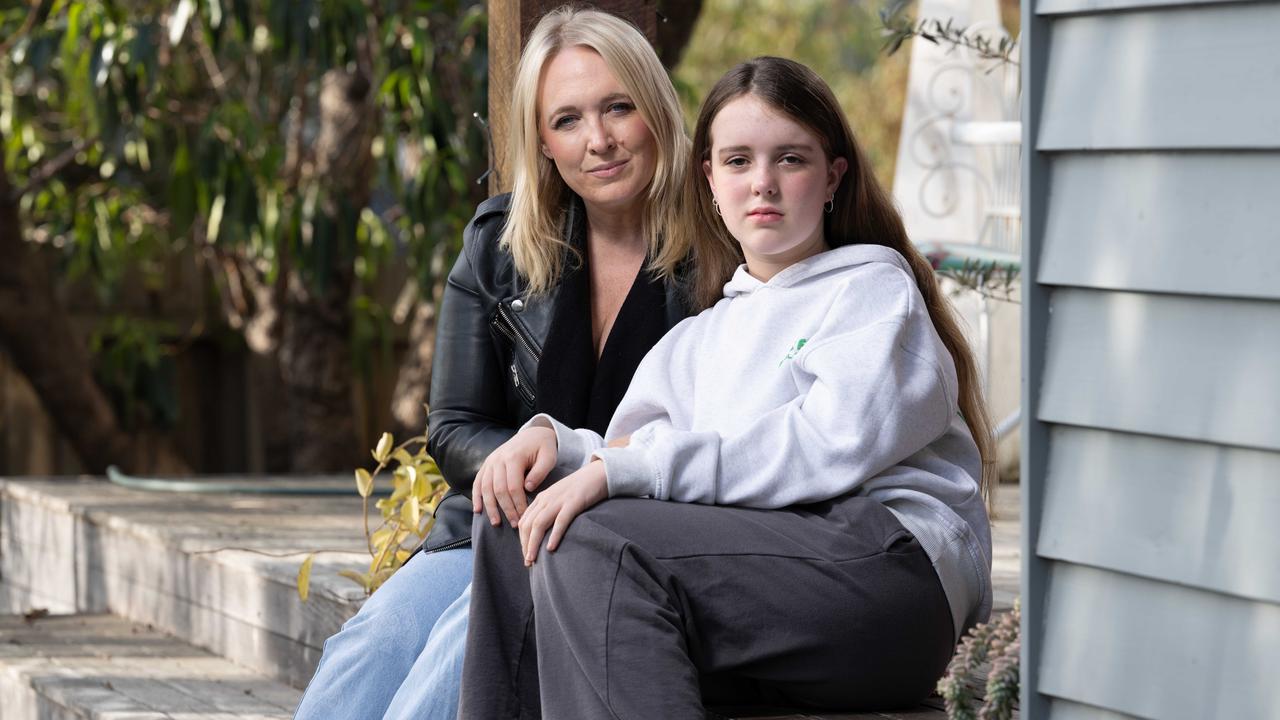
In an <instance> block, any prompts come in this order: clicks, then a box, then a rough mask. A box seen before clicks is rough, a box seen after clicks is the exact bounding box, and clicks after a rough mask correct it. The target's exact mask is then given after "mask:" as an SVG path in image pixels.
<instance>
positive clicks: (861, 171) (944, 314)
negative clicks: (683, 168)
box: [688, 57, 997, 507]
mask: <svg viewBox="0 0 1280 720" xmlns="http://www.w3.org/2000/svg"><path fill="white" fill-rule="evenodd" d="M748 94H749V95H752V96H754V97H757V98H760V99H761V100H763V101H765V102H766V103H768V104H769V105H770V106H772V107H773V108H775V109H777V110H778V111H780V112H782V113H784V114H785V115H787V116H788V117H790V118H792V119H794V120H795V121H796V122H798V123H800V124H801V125H804V126H805V127H807V128H809V129H810V130H812V131H813V133H814V135H816V136H817V137H818V139H819V140H820V141H821V142H822V144H823V146H824V147H823V149H824V150H825V151H826V154H827V158H828V159H830V158H837V157H842V158H844V159H845V160H846V161H848V163H849V169H848V171H847V172H846V173H845V175H844V178H843V179H842V180H841V182H840V185H839V186H838V187H837V188H836V192H835V196H834V197H833V198H832V206H831V210H830V211H829V212H827V213H826V214H825V215H824V216H823V217H824V219H823V233H824V237H825V239H826V241H827V243H828V244H829V245H830V246H831V247H837V246H840V245H849V244H854V243H868V244H874V245H884V246H885V247H889V248H892V249H893V250H896V251H897V252H898V253H899V254H901V255H902V256H903V257H904V258H906V260H907V263H908V264H909V265H910V266H911V273H912V275H913V276H914V277H915V281H916V286H917V287H919V288H920V294H921V295H922V296H923V297H924V302H925V306H926V307H927V308H928V310H929V319H930V320H932V321H933V327H934V329H935V330H937V331H938V336H939V337H940V338H941V339H942V343H943V345H945V346H946V347H947V350H948V351H949V352H950V353H951V359H952V361H954V363H955V367H956V376H957V379H958V380H959V382H960V402H959V404H960V414H961V416H962V417H963V418H964V421H965V424H967V425H968V426H969V432H970V433H971V434H972V435H973V440H974V442H975V443H976V444H977V446H978V454H979V455H980V456H981V458H982V476H981V477H980V478H979V479H978V483H979V487H980V488H981V490H982V495H983V497H984V498H985V499H986V500H987V504H988V507H990V503H991V488H992V485H994V484H995V482H996V481H997V477H996V444H995V437H994V435H993V433H992V430H991V418H990V415H989V414H988V412H987V404H986V401H985V400H984V399H983V397H982V385H981V382H980V381H979V379H978V364H977V361H976V360H975V359H974V357H973V352H972V351H971V350H970V348H969V344H968V342H967V341H966V340H965V337H964V332H963V331H962V330H961V326H960V322H959V320H958V319H957V318H956V316H955V312H954V310H953V309H952V307H951V303H950V302H949V301H948V300H947V298H946V296H945V295H944V294H943V293H942V291H941V290H940V289H939V287H938V280H937V277H936V276H935V274H934V272H933V266H932V265H930V264H929V261H928V260H927V259H926V258H925V257H924V255H922V254H921V253H920V251H919V250H917V249H916V246H915V245H913V244H912V243H911V240H910V239H909V238H908V237H907V230H906V227H905V226H904V225H903V223H902V216H901V215H899V214H898V211H897V209H896V208H895V207H894V205H893V200H892V198H891V197H890V196H889V193H887V192H885V190H884V188H883V187H882V186H881V185H880V183H879V182H878V181H877V180H876V176H875V175H874V174H873V173H872V172H871V166H870V163H868V162H867V159H866V156H865V154H864V153H863V152H862V148H861V147H860V146H859V145H858V142H857V139H856V138H855V137H854V134H853V130H852V129H851V128H850V127H849V121H848V119H847V118H846V117H845V114H844V111H843V110H841V109H840V103H839V102H838V101H837V100H836V98H835V95H833V94H832V92H831V88H830V87H828V86H827V84H826V82H824V81H823V80H822V78H820V77H818V75H817V74H816V73H814V72H813V71H812V70H810V69H809V68H807V67H805V66H804V65H801V64H800V63H798V62H795V61H794V60H786V59H783V58H776V57H758V58H755V59H754V60H749V61H747V62H745V63H742V64H740V65H738V66H737V67H734V68H733V69H731V70H729V72H727V73H725V75H724V77H722V78H720V80H719V81H718V82H717V83H716V84H715V86H714V87H712V88H711V91H710V92H708V93H707V98H706V100H704V101H703V102H702V109H701V111H700V112H699V113H698V124H697V127H696V128H695V129H694V132H693V152H692V154H691V155H690V158H689V164H690V166H691V167H692V168H699V169H700V168H701V166H702V162H703V161H704V160H708V159H710V157H711V146H712V138H711V123H712V121H714V120H715V118H716V115H718V114H719V113H720V110H721V109H723V108H724V106H725V105H727V104H729V102H730V101H732V100H734V99H736V98H739V97H741V96H743V95H748ZM688 182H689V187H690V196H691V200H690V203H691V204H692V205H693V206H694V207H693V209H692V211H691V213H692V214H693V215H694V216H696V218H697V221H698V222H697V224H698V225H700V226H701V227H702V228H704V229H703V230H702V232H700V233H699V234H698V235H696V236H695V237H694V238H693V240H692V242H693V245H694V252H693V263H694V271H695V275H694V278H693V280H694V297H695V299H696V301H697V302H696V307H698V308H701V307H707V306H710V305H711V304H713V303H714V302H715V301H716V300H717V299H719V297H720V287H721V286H722V285H723V284H724V283H725V282H726V281H727V280H728V279H729V276H730V275H732V273H733V270H734V268H736V267H737V264H738V263H740V262H742V259H741V258H742V251H741V250H740V249H739V247H738V244H737V241H736V240H734V239H733V236H732V235H730V234H729V231H728V229H727V228H725V226H724V223H723V222H720V218H718V217H716V214H715V210H714V208H713V206H712V195H711V189H710V188H709V187H708V185H707V182H706V181H705V179H701V178H698V179H696V180H695V178H693V177H692V175H691V176H690V177H689V181H688Z"/></svg>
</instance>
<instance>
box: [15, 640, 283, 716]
mask: <svg viewBox="0 0 1280 720" xmlns="http://www.w3.org/2000/svg"><path fill="white" fill-rule="evenodd" d="M0 638H3V640H0V716H3V717H4V719H5V720H73V719H74V720H85V719H86V718H112V719H115V718H121V719H123V718H128V720H161V719H167V720H172V719H173V718H177V717H181V718H183V720H231V719H232V718H234V719H236V720H286V719H287V718H290V717H292V715H293V709H294V708H295V707H296V706H297V704H298V700H299V699H300V698H301V696H302V693H301V692H300V691H298V690H296V689H294V688H291V687H289V686H287V685H284V684H283V683H280V682H277V681H275V680H271V679H269V678H266V677H263V676H262V675H261V674H259V673H255V672H253V671H251V670H248V669H246V668H244V667H241V666H239V665H236V664H235V663H232V662H230V661H228V660H225V659H223V658H220V657H217V656H215V655H213V654H212V653H209V652H208V651H206V650H202V649H200V648H197V647H194V646H192V645H190V644H187V643H184V642H182V641H181V640H179V639H177V638H175V637H173V636H171V635H168V634H166V633H163V632H160V631H159V630H156V629H155V628H154V627H151V626H148V625H143V624H140V623H136V622H131V621H129V620H125V619H123V618H119V617H115V616H113V615H50V616H47V617H43V618H40V619H37V620H34V621H29V620H27V619H24V618H23V616H21V615H3V616H0Z"/></svg>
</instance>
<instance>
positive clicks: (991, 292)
mask: <svg viewBox="0 0 1280 720" xmlns="http://www.w3.org/2000/svg"><path fill="white" fill-rule="evenodd" d="M938 276H939V277H944V278H948V279H950V280H952V281H954V282H955V283H956V284H957V285H959V286H960V288H962V289H965V290H972V291H973V292H976V293H978V294H979V295H982V296H983V297H986V298H988V299H991V300H1001V301H1003V302H1007V303H1014V304H1018V303H1019V302H1020V301H1019V300H1018V297H1017V290H1018V288H1017V284H1018V278H1019V277H1020V276H1021V271H1020V270H1019V268H1017V267H1016V266H1010V265H1008V264H1007V263H1002V262H997V261H993V260H976V259H966V260H965V261H964V262H963V263H962V264H961V265H960V266H959V267H955V268H946V269H940V270H938Z"/></svg>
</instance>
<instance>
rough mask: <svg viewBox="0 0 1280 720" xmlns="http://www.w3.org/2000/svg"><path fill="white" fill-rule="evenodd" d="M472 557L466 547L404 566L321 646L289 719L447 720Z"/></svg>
mask: <svg viewBox="0 0 1280 720" xmlns="http://www.w3.org/2000/svg"><path fill="white" fill-rule="evenodd" d="M471 559H472V551H471V548H458V549H455V550H444V551H441V552H436V553H430V554H428V553H418V554H417V555H414V556H413V558H412V559H410V560H409V562H407V563H405V565H404V567H402V568H400V570H399V571H397V572H396V574H395V575H393V576H392V577H391V579H390V580H388V581H387V582H386V583H384V584H383V585H382V587H380V588H379V589H378V591H377V592H375V593H374V594H373V595H372V596H371V597H370V598H369V600H368V601H366V602H365V604H364V606H363V607H361V608H360V611H359V612H357V613H356V614H355V616H354V617H352V618H351V619H350V620H348V621H347V622H346V623H345V624H343V626H342V629H341V630H339V631H338V632H337V633H336V634H334V635H333V636H332V637H330V638H329V639H328V640H326V641H325V643H324V652H323V653H322V654H321V656H320V664H319V666H318V667H317V668H316V672H315V675H313V676H312V678H311V682H310V683H309V684H308V685H307V689H306V692H304V693H303V696H302V702H301V703H299V705H298V709H297V711H296V712H295V714H294V718H295V720H365V719H369V720H373V719H376V718H382V717H384V715H385V716H387V717H410V716H412V717H414V718H430V719H431V720H434V719H435V718H441V719H443V718H448V719H449V720H453V718H454V717H456V715H457V711H458V688H459V684H460V682H461V676H462V653H463V648H464V645H465V642H466V619H467V610H468V608H469V604H470V601H469V597H470V593H469V592H467V590H469V589H470V583H471ZM446 609H449V610H451V613H450V615H449V616H448V617H447V618H443V619H442V615H444V613H445V611H446ZM459 626H461V630H460V633H459Z"/></svg>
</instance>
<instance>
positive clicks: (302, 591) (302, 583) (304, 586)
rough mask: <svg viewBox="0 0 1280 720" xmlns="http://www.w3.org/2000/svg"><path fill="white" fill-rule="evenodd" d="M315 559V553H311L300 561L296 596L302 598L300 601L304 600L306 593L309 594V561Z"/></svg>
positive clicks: (305, 599)
mask: <svg viewBox="0 0 1280 720" xmlns="http://www.w3.org/2000/svg"><path fill="white" fill-rule="evenodd" d="M315 559H316V555H315V553H311V554H310V555H308V556H307V559H306V560H303V561H302V567H300V568H298V597H300V598H302V602H306V601H307V595H310V594H311V563H312V562H314V561H315Z"/></svg>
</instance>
